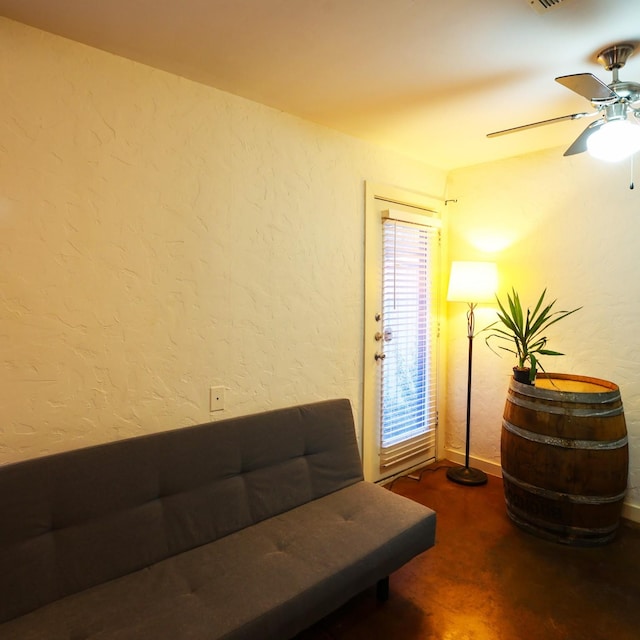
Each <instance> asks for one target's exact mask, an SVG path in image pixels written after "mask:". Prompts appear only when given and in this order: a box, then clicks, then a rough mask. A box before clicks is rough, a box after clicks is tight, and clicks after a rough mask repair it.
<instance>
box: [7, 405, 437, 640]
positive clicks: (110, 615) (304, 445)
mask: <svg viewBox="0 0 640 640" xmlns="http://www.w3.org/2000/svg"><path fill="white" fill-rule="evenodd" d="M434 537H435V513H434V512H433V511H431V510H430V509H428V508H426V507H424V506H422V505H420V504H417V503H415V502H413V501H411V500H408V499H406V498H403V497H401V496H398V495H396V494H394V493H392V492H390V491H388V490H386V489H384V488H382V487H380V486H377V485H374V484H371V483H369V482H364V481H363V479H362V470H361V464H360V458H359V454H358V449H357V445H356V439H355V434H354V424H353V415H352V411H351V406H350V404H349V401H348V400H329V401H325V402H319V403H313V404H307V405H302V406H298V407H292V408H287V409H278V410H274V411H269V412H265V413H260V414H256V415H252V416H245V417H240V418H232V419H228V420H222V421H218V422H213V423H209V424H204V425H198V426H192V427H186V428H183V429H176V430H172V431H166V432H160V433H155V434H151V435H145V436H141V437H137V438H131V439H127V440H121V441H117V442H112V443H108V444H103V445H98V446H93V447H89V448H85V449H78V450H75V451H68V452H65V453H61V454H54V455H50V456H46V457H41V458H36V459H32V460H27V461H24V462H18V463H14V464H9V465H4V466H0V638H2V639H3V640H31V639H36V638H37V639H38V640H85V639H93V640H125V639H126V640H134V639H135V640H141V639H142V640H147V639H148V640H165V639H167V640H182V639H185V640H186V639H189V640H204V639H207V640H210V639H213V638H228V639H231V638H234V639H235V638H250V639H252V640H261V639H268V638H274V639H277V640H284V639H285V638H290V637H292V636H294V635H295V634H296V633H298V632H300V631H301V630H303V629H305V628H306V627H308V626H309V625H311V624H312V623H314V622H315V621H317V620H319V619H321V618H322V617H324V616H325V615H327V614H328V613H330V612H331V611H332V610H334V609H336V608H337V607H339V606H340V605H341V604H343V603H344V602H346V601H347V600H348V599H350V598H351V597H353V596H354V595H356V594H357V593H359V592H360V591H362V590H364V589H366V588H368V587H370V586H373V585H375V584H378V586H379V595H380V596H381V597H384V595H385V594H384V591H385V585H386V586H388V582H385V578H386V577H387V576H388V575H389V574H390V573H391V572H393V571H395V570H396V569H398V568H399V567H401V566H402V565H403V564H404V563H406V562H407V561H408V560H410V559H411V558H413V557H414V556H415V555H417V554H419V553H421V552H423V551H425V550H426V549H428V548H429V547H431V546H432V545H433V544H434Z"/></svg>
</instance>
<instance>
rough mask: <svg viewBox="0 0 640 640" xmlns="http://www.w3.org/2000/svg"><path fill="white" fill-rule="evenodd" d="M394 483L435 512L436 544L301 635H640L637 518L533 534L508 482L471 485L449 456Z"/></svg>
mask: <svg viewBox="0 0 640 640" xmlns="http://www.w3.org/2000/svg"><path fill="white" fill-rule="evenodd" d="M419 475H420V480H419V481H416V480H412V479H410V478H406V477H402V478H398V479H397V480H395V482H394V483H393V485H392V486H391V490H392V491H394V492H396V493H399V494H401V495H405V496H407V497H409V498H412V499H413V500H416V501H418V502H421V503H423V504H426V505H427V506H429V507H431V508H433V509H434V510H435V511H436V512H437V514H438V524H437V533H436V546H435V547H434V548H432V549H430V550H429V551H427V552H426V553H424V554H422V555H421V556H419V557H417V558H415V559H414V560H412V561H411V562H410V563H408V564H407V565H405V566H404V567H403V568H402V569H401V570H400V571H397V572H396V573H394V574H393V575H392V576H391V595H390V598H389V601H388V602H386V603H383V604H380V603H378V602H377V601H376V599H375V593H374V590H373V589H370V590H368V591H366V592H365V593H363V594H361V595H359V596H358V597H356V598H354V599H353V600H352V601H351V602H349V603H348V604H347V605H345V606H344V607H342V608H341V609H340V610H338V611H337V612H335V613H334V614H332V615H331V616H329V617H327V618H326V619H325V620H323V621H322V622H320V623H318V624H317V625H315V626H314V627H312V628H310V629H309V630H307V631H306V632H304V633H303V634H301V635H300V636H299V640H344V639H349V640H360V639H362V640H375V639H376V638H385V639H389V640H397V639H413V638H415V639H418V638H419V639H433V640H639V639H640V527H638V526H637V525H633V524H631V523H628V522H626V521H622V524H621V527H620V530H619V532H618V535H617V537H616V539H615V540H614V541H613V542H611V543H609V544H608V545H605V546H600V547H573V546H567V545H564V544H559V543H557V542H551V541H547V540H543V539H541V538H538V537H535V536H533V535H531V534H529V533H526V532H524V531H522V530H520V529H519V528H518V527H516V526H515V525H514V524H513V523H512V522H511V521H510V520H509V519H508V517H507V515H506V511H505V506H504V498H503V493H502V482H501V480H500V479H498V478H492V477H490V478H489V482H488V484H486V485H484V486H479V487H465V486H461V485H458V484H455V483H452V482H450V481H449V480H447V479H446V476H445V469H444V467H443V465H434V466H432V467H428V468H427V469H425V470H423V471H422V472H419Z"/></svg>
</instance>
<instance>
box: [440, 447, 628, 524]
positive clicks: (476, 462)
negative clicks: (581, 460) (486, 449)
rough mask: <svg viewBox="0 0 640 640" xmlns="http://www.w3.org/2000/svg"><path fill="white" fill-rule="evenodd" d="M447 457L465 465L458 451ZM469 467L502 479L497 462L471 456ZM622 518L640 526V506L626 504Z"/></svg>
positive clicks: (448, 453) (448, 452)
mask: <svg viewBox="0 0 640 640" xmlns="http://www.w3.org/2000/svg"><path fill="white" fill-rule="evenodd" d="M445 457H446V459H447V460H450V461H451V462H455V463H456V464H462V465H463V464H464V455H463V454H461V453H459V452H458V451H453V450H451V449H447V450H446V451H445ZM469 466H470V467H474V468H476V469H481V470H482V471H484V472H485V473H487V474H489V475H490V476H495V477H496V478H501V477H502V468H501V467H500V464H498V463H496V462H490V461H489V460H482V459H481V458H474V457H473V456H471V457H470V458H469ZM622 517H623V518H625V520H630V521H631V522H636V523H638V524H640V505H637V504H631V503H630V502H625V503H624V504H623V505H622Z"/></svg>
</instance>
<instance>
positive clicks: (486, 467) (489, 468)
mask: <svg viewBox="0 0 640 640" xmlns="http://www.w3.org/2000/svg"><path fill="white" fill-rule="evenodd" d="M445 458H446V459H447V460H450V461H451V462H455V463H456V464H461V465H464V454H462V453H459V452H458V451H453V450H451V449H447V450H446V451H445ZM469 466H470V467H473V468H474V469H480V470H481V471H484V472H485V473H488V474H489V475H490V476H495V477H496V478H502V467H501V466H500V464H499V463H496V462H490V461H489V460H482V459H481V458H474V457H472V456H471V457H470V458H469Z"/></svg>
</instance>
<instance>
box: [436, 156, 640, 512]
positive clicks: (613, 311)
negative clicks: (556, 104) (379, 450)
mask: <svg viewBox="0 0 640 640" xmlns="http://www.w3.org/2000/svg"><path fill="white" fill-rule="evenodd" d="M562 153H563V150H562V149H559V150H551V151H546V152H543V153H537V154H532V155H528V156H523V157H518V158H513V159H510V160H506V161H502V162H493V163H488V164H484V165H479V166H475V167H470V168H467V169H462V170H458V171H455V172H452V173H451V174H450V176H449V184H448V197H449V198H457V199H458V203H457V204H456V205H455V208H453V209H452V210H451V211H450V212H449V223H450V228H449V240H450V242H449V256H450V258H451V259H452V260H471V259H495V260H496V261H497V262H498V270H499V273H500V292H501V293H502V294H503V295H504V294H505V293H506V291H507V290H509V289H510V288H511V286H515V287H516V289H518V290H519V292H520V293H521V295H522V297H523V303H528V304H530V305H532V304H535V302H536V301H537V297H538V296H539V294H540V293H541V292H542V290H543V289H544V288H545V287H548V291H549V295H550V296H551V299H554V298H557V300H558V302H557V307H556V308H558V309H570V308H574V307H578V306H581V305H582V306H583V307H584V308H583V309H582V310H581V311H578V312H577V313H576V314H574V315H573V316H570V317H569V318H567V319H565V320H563V321H562V322H560V323H558V324H557V325H555V326H554V327H553V328H552V329H550V331H549V336H550V337H551V341H550V343H549V347H550V348H552V349H556V350H558V351H561V352H563V353H565V354H567V355H565V356H562V357H556V358H546V359H544V360H543V365H544V366H545V369H546V370H547V371H558V372H564V373H573V374H576V375H586V376H592V377H595V378H603V379H606V380H610V381H612V382H615V383H616V384H618V385H619V387H620V390H621V393H622V400H623V403H624V409H625V418H626V421H627V430H628V432H629V439H630V477H629V491H628V495H627V503H628V504H629V505H640V375H639V371H640V339H638V333H639V332H640V289H639V288H638V285H637V278H638V276H639V275H640V265H639V263H638V237H640V216H638V211H640V190H639V189H635V190H630V189H629V173H630V164H629V163H622V164H617V165H611V164H606V163H603V162H598V161H596V160H593V159H592V158H590V157H589V156H588V155H587V154H581V155H577V156H573V157H570V158H564V157H563V156H562ZM636 182H640V180H636ZM491 243H496V244H499V245H501V246H503V248H502V250H494V251H491V250H490V251H486V249H487V247H489V245H490V244H491ZM494 246H495V245H494ZM448 310H449V358H448V364H449V370H448V382H449V402H448V406H447V415H448V418H449V423H448V425H447V427H448V428H447V446H448V447H449V448H450V449H452V450H462V449H463V448H464V428H465V410H466V395H465V394H466V366H467V365H466V354H467V340H466V337H465V331H466V328H465V319H464V306H463V305H452V304H449V306H448ZM494 318H495V307H493V310H491V309H489V308H485V309H481V319H479V320H478V329H480V328H482V327H484V326H486V325H487V324H488V323H489V322H491V321H492V320H493V319H494ZM512 366H513V362H511V361H510V360H509V359H508V358H506V357H503V358H499V357H497V356H496V355H494V354H493V353H492V352H491V351H490V350H489V349H488V348H487V346H486V345H485V343H484V340H483V339H482V337H478V338H477V339H476V340H475V341H474V369H473V377H474V380H473V399H472V423H471V425H472V426H471V431H472V436H471V455H472V456H476V457H478V458H479V459H481V460H486V461H489V462H493V463H496V464H498V465H499V462H500V430H501V419H502V411H503V409H504V402H505V398H506V391H507V388H508V377H509V375H510V369H511V367H512Z"/></svg>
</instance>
